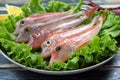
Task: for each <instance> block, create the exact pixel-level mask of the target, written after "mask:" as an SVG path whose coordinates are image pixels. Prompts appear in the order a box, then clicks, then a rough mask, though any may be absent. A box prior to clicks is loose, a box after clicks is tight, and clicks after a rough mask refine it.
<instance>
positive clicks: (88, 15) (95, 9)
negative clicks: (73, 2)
mask: <svg viewBox="0 0 120 80" xmlns="http://www.w3.org/2000/svg"><path fill="white" fill-rule="evenodd" d="M97 9H98V6H96V7H94V8H92V9H90V11H88V12H87V13H86V16H87V17H90V16H91V15H93V14H94V13H95V11H97Z"/></svg>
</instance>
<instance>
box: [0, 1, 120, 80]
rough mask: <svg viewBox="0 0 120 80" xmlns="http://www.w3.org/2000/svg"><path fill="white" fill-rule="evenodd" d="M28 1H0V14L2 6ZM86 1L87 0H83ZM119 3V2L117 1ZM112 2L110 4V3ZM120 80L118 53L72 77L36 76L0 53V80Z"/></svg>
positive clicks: (119, 54) (102, 3)
mask: <svg viewBox="0 0 120 80" xmlns="http://www.w3.org/2000/svg"><path fill="white" fill-rule="evenodd" d="M28 1H29V0H0V7H1V8H0V14H3V13H6V11H5V10H6V9H5V8H4V4H6V3H8V4H14V5H17V6H21V5H23V4H24V3H26V2H28ZM43 1H44V2H46V3H47V2H48V1H49V0H43ZM62 1H66V2H69V3H71V4H75V1H79V0H71V1H70V0H62ZM84 1H88V0H84ZM94 1H95V2H97V3H99V4H101V5H104V4H106V5H109V6H110V5H112V7H113V5H115V6H116V5H119V4H120V3H119V2H118V3H117V2H113V1H110V0H106V1H105V0H94ZM118 1H119V0H118ZM111 2H112V3H111ZM46 79H47V80H56V79H57V80H67V79H68V80H78V79H79V80H120V53H118V54H117V55H116V56H115V57H114V58H113V59H112V60H110V61H109V62H108V63H106V64H104V65H102V66H100V67H98V68H96V69H93V70H91V71H88V72H84V73H78V74H73V75H64V76H57V75H45V74H38V73H34V72H31V71H28V70H26V69H23V68H20V67H18V66H16V65H15V64H13V63H11V62H10V61H8V60H7V59H6V58H5V57H4V56H2V54H1V53H0V80H46Z"/></svg>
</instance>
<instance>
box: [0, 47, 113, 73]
mask: <svg viewBox="0 0 120 80" xmlns="http://www.w3.org/2000/svg"><path fill="white" fill-rule="evenodd" d="M0 53H1V54H2V55H3V56H4V57H5V58H6V59H7V60H9V61H10V62H12V63H14V64H16V65H17V66H19V67H21V68H24V69H26V70H29V71H32V72H36V73H42V74H49V75H68V74H76V73H82V72H86V71H89V70H92V69H94V68H97V67H99V66H102V65H103V64H105V63H106V62H108V61H110V60H111V59H112V58H113V57H114V56H115V55H113V56H111V57H109V58H107V59H106V60H103V61H101V62H100V63H98V64H95V65H92V66H89V67H85V68H81V69H76V70H69V71H49V70H43V69H36V68H30V67H27V66H25V65H23V64H20V63H18V62H16V61H14V60H13V59H11V58H10V57H9V56H7V55H6V54H5V53H4V52H3V51H2V50H1V49H0Z"/></svg>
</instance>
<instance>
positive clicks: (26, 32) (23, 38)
mask: <svg viewBox="0 0 120 80" xmlns="http://www.w3.org/2000/svg"><path fill="white" fill-rule="evenodd" d="M31 33H32V28H31V27H25V28H24V29H23V30H22V32H21V33H20V34H19V35H18V37H17V38H16V42H28V40H29V38H30V34H31Z"/></svg>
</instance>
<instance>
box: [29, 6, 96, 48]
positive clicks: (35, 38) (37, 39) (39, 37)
mask: <svg viewBox="0 0 120 80" xmlns="http://www.w3.org/2000/svg"><path fill="white" fill-rule="evenodd" d="M96 9H97V8H94V9H91V10H90V11H89V12H87V13H85V14H84V15H83V16H81V17H80V18H78V19H75V20H73V21H69V22H67V23H63V24H60V25H58V26H56V27H51V28H50V29H49V27H48V28H47V27H46V28H44V29H37V30H36V31H35V32H33V33H32V34H31V35H30V39H29V42H28V45H30V46H32V48H39V47H40V46H41V44H42V43H43V42H44V41H45V40H46V39H47V38H48V36H49V34H50V35H52V34H55V33H58V32H61V31H62V30H63V31H67V30H69V28H70V29H71V28H74V27H77V26H78V25H79V24H80V23H82V22H83V21H84V20H86V19H88V17H90V16H91V15H92V14H93V13H94V12H95V10H96ZM59 28H61V29H59ZM63 28H67V29H63ZM57 29H58V30H57Z"/></svg>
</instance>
